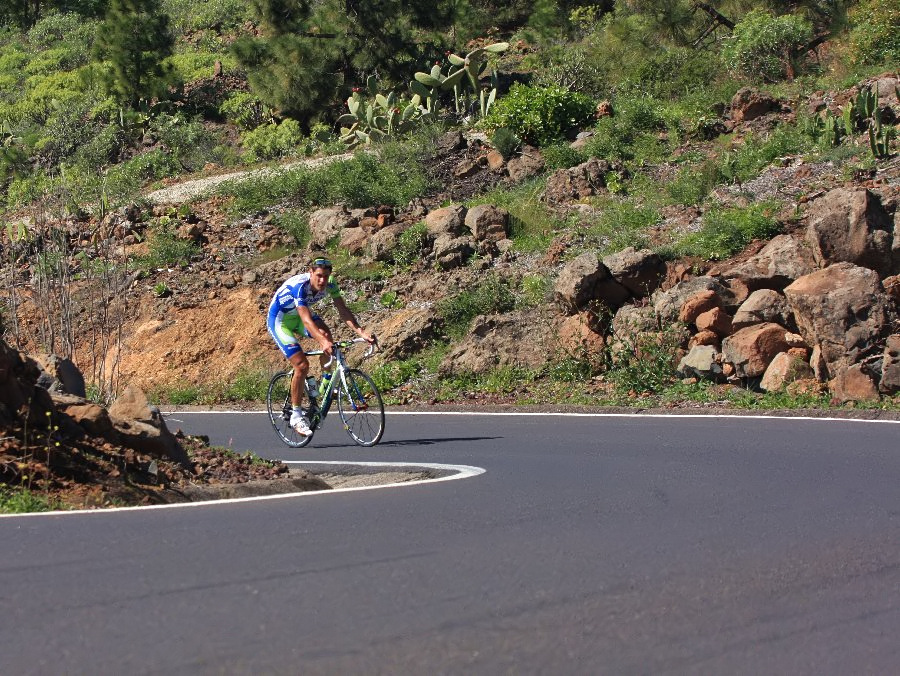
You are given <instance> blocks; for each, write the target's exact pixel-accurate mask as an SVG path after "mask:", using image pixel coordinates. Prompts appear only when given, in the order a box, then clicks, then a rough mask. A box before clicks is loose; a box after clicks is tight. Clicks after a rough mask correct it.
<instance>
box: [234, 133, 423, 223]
mask: <svg viewBox="0 0 900 676" xmlns="http://www.w3.org/2000/svg"><path fill="white" fill-rule="evenodd" d="M422 152H424V150H423V149H422V148H421V146H420V144H417V143H410V144H407V145H403V144H399V143H395V144H385V145H384V146H382V147H381V152H380V153H379V155H377V156H376V155H374V154H371V153H366V152H359V153H357V154H356V155H355V156H354V157H353V158H352V159H349V160H346V161H340V162H332V163H331V164H327V165H325V166H322V167H317V168H310V167H306V166H298V167H294V168H291V169H286V170H281V171H276V172H274V173H272V174H269V175H265V176H254V177H251V178H248V179H243V180H239V181H228V182H226V183H224V184H222V185H221V186H219V188H218V191H217V192H218V194H221V195H226V196H230V197H232V198H234V201H233V203H232V211H233V212H235V213H238V214H246V213H254V212H259V211H262V210H265V209H269V208H271V207H272V206H274V205H277V204H281V203H289V204H292V205H294V206H298V207H301V206H307V207H311V206H323V205H331V204H338V203H343V204H346V205H347V206H348V207H351V208H358V207H368V206H372V205H373V204H387V205H392V206H399V205H403V204H407V203H408V202H409V201H410V200H412V199H413V198H414V197H419V196H421V195H423V194H425V192H426V191H427V189H428V188H429V183H428V180H427V178H426V176H425V174H424V173H423V172H422V171H421V161H420V160H421V153H422Z"/></svg>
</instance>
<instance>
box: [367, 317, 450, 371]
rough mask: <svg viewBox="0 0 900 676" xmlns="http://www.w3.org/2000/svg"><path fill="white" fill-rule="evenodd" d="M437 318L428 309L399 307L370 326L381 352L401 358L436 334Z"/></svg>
mask: <svg viewBox="0 0 900 676" xmlns="http://www.w3.org/2000/svg"><path fill="white" fill-rule="evenodd" d="M441 324H442V322H441V318H440V317H439V316H438V315H437V314H436V313H435V312H433V311H432V310H428V309H421V308H401V309H399V310H392V311H391V312H390V313H388V317H387V319H385V320H384V321H381V322H378V323H376V324H375V326H374V327H373V330H374V331H375V334H376V335H377V336H378V343H379V345H380V347H381V355H382V357H383V358H384V359H385V360H387V361H390V360H395V359H405V358H407V357H409V356H411V355H413V354H415V353H416V352H418V351H419V350H421V349H423V348H424V347H426V346H427V345H428V343H429V342H431V340H432V339H434V338H435V337H437V335H438V332H439V330H440V328H441Z"/></svg>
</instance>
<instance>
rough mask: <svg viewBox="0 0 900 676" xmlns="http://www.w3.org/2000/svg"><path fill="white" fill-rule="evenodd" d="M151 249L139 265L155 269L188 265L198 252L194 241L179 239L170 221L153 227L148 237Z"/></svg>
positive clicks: (140, 260)
mask: <svg viewBox="0 0 900 676" xmlns="http://www.w3.org/2000/svg"><path fill="white" fill-rule="evenodd" d="M148 245H149V251H148V252H147V255H146V256H143V257H142V258H140V259H139V261H138V265H139V266H140V267H142V268H144V269H148V270H154V269H157V268H168V267H177V266H182V265H187V264H188V263H190V260H191V256H193V255H194V254H195V253H197V245H196V244H194V243H193V242H192V241H189V240H183V239H178V237H176V235H175V233H174V232H172V227H171V224H170V223H166V222H161V223H158V224H157V225H156V227H155V228H153V231H152V233H151V234H150V236H149V238H148Z"/></svg>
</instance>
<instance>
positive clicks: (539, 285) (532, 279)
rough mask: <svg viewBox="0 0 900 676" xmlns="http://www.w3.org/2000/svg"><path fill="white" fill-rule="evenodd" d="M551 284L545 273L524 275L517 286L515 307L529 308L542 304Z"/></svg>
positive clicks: (549, 291) (545, 299)
mask: <svg viewBox="0 0 900 676" xmlns="http://www.w3.org/2000/svg"><path fill="white" fill-rule="evenodd" d="M552 286H553V285H552V284H551V282H550V278H549V277H548V276H547V275H525V276H524V277H523V278H522V283H521V286H520V288H519V294H518V298H517V300H516V307H519V308H529V307H538V306H542V305H543V304H544V303H546V302H547V298H548V296H549V295H550V293H551V290H552Z"/></svg>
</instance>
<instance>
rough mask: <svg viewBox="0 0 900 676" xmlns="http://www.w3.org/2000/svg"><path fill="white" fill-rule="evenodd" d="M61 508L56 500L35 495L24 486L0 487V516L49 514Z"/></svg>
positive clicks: (38, 494)
mask: <svg viewBox="0 0 900 676" xmlns="http://www.w3.org/2000/svg"><path fill="white" fill-rule="evenodd" d="M62 508H63V506H62V504H60V502H59V501H58V500H54V499H52V498H48V497H47V496H45V495H41V494H40V493H35V492H34V491H32V490H29V489H28V488H25V487H24V486H23V487H13V486H0V514H27V513H29V512H51V511H54V510H58V509H62Z"/></svg>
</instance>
